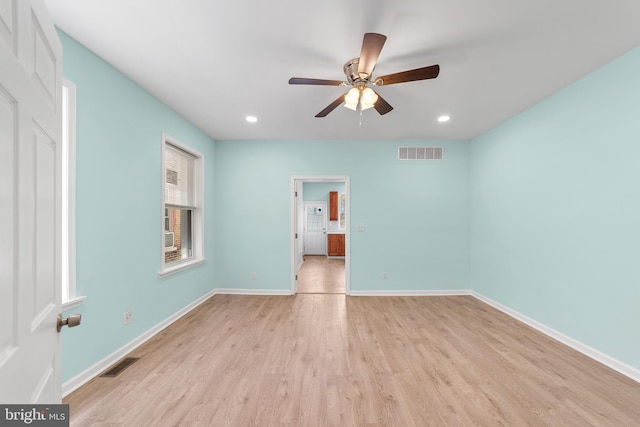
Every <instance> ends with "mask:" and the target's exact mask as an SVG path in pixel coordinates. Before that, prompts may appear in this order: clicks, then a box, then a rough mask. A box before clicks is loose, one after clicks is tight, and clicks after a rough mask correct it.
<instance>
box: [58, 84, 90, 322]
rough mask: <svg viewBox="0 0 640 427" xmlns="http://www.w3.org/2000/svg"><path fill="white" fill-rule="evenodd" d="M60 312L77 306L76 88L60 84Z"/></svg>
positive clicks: (79, 300)
mask: <svg viewBox="0 0 640 427" xmlns="http://www.w3.org/2000/svg"><path fill="white" fill-rule="evenodd" d="M62 91H63V97H62V99H63V101H62V102H63V104H62V251H61V253H62V259H61V263H62V266H61V268H62V281H61V283H62V310H63V311H65V310H69V309H72V308H74V307H77V306H78V305H80V303H81V302H82V301H84V300H85V298H86V297H84V296H78V295H77V293H76V85H75V83H73V82H72V81H69V80H67V79H63V80H62Z"/></svg>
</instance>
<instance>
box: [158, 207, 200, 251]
mask: <svg viewBox="0 0 640 427" xmlns="http://www.w3.org/2000/svg"><path fill="white" fill-rule="evenodd" d="M165 213H166V215H165V232H164V262H165V263H171V262H176V261H181V260H184V259H188V258H191V257H192V256H193V248H192V245H193V237H192V227H191V216H192V215H191V210H190V209H178V208H167V209H165Z"/></svg>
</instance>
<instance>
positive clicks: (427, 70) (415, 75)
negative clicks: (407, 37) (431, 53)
mask: <svg viewBox="0 0 640 427" xmlns="http://www.w3.org/2000/svg"><path fill="white" fill-rule="evenodd" d="M439 73H440V66H439V65H430V66H428V67H422V68H416V69H415V70H408V71H402V72H400V73H393V74H387V75H386V76H381V77H376V78H375V84H376V85H377V86H383V85H384V86H387V85H393V84H396V83H405V82H414V81H416V80H426V79H435V78H436V77H438V74H439Z"/></svg>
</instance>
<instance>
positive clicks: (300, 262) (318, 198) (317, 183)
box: [291, 176, 351, 295]
mask: <svg viewBox="0 0 640 427" xmlns="http://www.w3.org/2000/svg"><path fill="white" fill-rule="evenodd" d="M305 187H306V188H307V196H305ZM330 193H336V194H330ZM312 199H313V200H312ZM350 200H351V195H350V186H349V177H348V176H295V177H292V178H291V206H292V210H291V293H292V294H296V293H299V292H300V293H344V294H347V295H349V294H350V289H351V287H350V283H349V270H350V259H349V258H350V256H349V247H350V244H349V243H350V238H349V223H350V218H349V216H350V215H349V214H350V208H349V206H350ZM322 201H326V203H327V205H326V208H325V209H324V211H323V213H326V215H328V217H327V220H326V222H325V223H324V226H323V230H322V232H321V234H322V236H321V239H322V242H323V243H324V247H325V248H326V249H325V250H324V251H323V253H318V252H317V247H318V244H317V241H316V242H309V243H311V244H310V245H308V246H309V248H308V249H309V251H310V252H309V253H307V252H308V251H305V233H306V232H307V231H308V230H307V227H306V223H307V222H309V224H311V227H313V228H314V230H315V228H317V227H318V225H317V224H318V215H319V214H318V210H317V206H314V203H317V202H322ZM305 202H307V203H306V206H305ZM309 202H313V203H309ZM332 207H333V209H332ZM314 209H315V210H314ZM336 248H339V249H338V250H340V251H341V252H335V250H336Z"/></svg>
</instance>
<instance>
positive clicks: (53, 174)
mask: <svg viewBox="0 0 640 427" xmlns="http://www.w3.org/2000/svg"><path fill="white" fill-rule="evenodd" d="M61 87H62V47H61V45H60V41H59V39H58V36H57V34H56V32H55V29H54V26H53V22H52V20H51V18H50V17H49V15H48V13H47V11H46V9H45V7H44V5H43V3H42V1H41V0H0V206H1V208H0V224H2V238H0V402H2V403H5V404H9V403H19V404H27V403H34V404H38V403H40V404H45V403H59V402H60V400H61V386H60V342H59V335H58V333H57V331H56V318H57V315H58V313H59V312H60V280H61V278H60V277H61V276H60V254H61V243H60V238H61V235H60V233H61V231H60V230H61V220H60V214H61V153H60V149H59V147H60V139H61V127H62V123H61V122H62V118H61V114H62V112H61V107H62V104H61Z"/></svg>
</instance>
